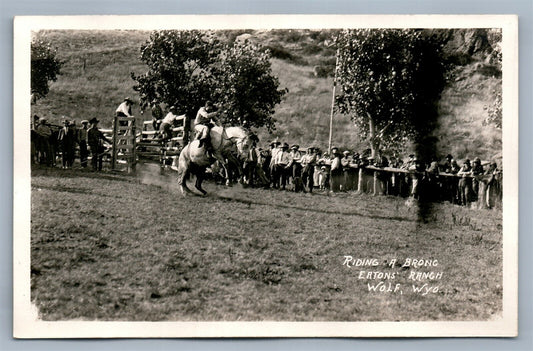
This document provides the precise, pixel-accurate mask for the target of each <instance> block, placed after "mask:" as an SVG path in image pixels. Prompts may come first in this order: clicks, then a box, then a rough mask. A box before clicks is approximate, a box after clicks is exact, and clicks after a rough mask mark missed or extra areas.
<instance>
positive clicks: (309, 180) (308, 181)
mask: <svg viewBox="0 0 533 351" xmlns="http://www.w3.org/2000/svg"><path fill="white" fill-rule="evenodd" d="M301 161H302V182H303V184H304V187H307V189H308V191H309V192H310V193H312V192H313V186H314V181H313V178H314V173H315V164H316V154H315V149H314V148H312V147H308V148H307V153H306V154H305V155H303V156H302V160H301Z"/></svg>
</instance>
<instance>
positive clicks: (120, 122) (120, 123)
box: [111, 116, 137, 173]
mask: <svg viewBox="0 0 533 351" xmlns="http://www.w3.org/2000/svg"><path fill="white" fill-rule="evenodd" d="M136 148H137V145H136V135H135V117H117V116H115V118H114V120H113V153H112V155H111V169H112V170H118V167H117V165H118V164H124V163H125V164H126V170H127V172H128V173H129V172H132V171H135V165H136V163H137V155H136V154H135V153H136Z"/></svg>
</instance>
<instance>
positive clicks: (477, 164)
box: [472, 157, 485, 198]
mask: <svg viewBox="0 0 533 351" xmlns="http://www.w3.org/2000/svg"><path fill="white" fill-rule="evenodd" d="M484 173H485V171H484V170H483V166H482V165H481V159H480V158H479V157H476V158H475V159H474V162H472V175H473V176H474V178H472V192H473V196H474V197H476V198H477V196H478V193H479V180H478V179H477V178H478V176H481V175H483V174H484Z"/></svg>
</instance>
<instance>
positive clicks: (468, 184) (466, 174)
mask: <svg viewBox="0 0 533 351" xmlns="http://www.w3.org/2000/svg"><path fill="white" fill-rule="evenodd" d="M457 175H459V176H461V179H459V184H458V187H459V203H460V204H461V205H464V206H467V205H468V204H469V203H470V197H471V196H472V178H470V176H471V175H472V167H471V165H470V160H469V159H466V160H465V163H463V165H462V166H461V169H460V170H459V172H457Z"/></svg>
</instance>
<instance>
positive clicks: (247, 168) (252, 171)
mask: <svg viewBox="0 0 533 351" xmlns="http://www.w3.org/2000/svg"><path fill="white" fill-rule="evenodd" d="M251 139H252V147H251V148H250V150H249V151H248V155H246V159H245V160H244V166H243V171H244V175H245V176H246V182H247V183H248V185H250V186H252V187H253V186H254V180H256V178H257V175H256V170H257V162H258V160H259V155H258V151H257V148H256V146H257V137H252V138H251Z"/></svg>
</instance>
